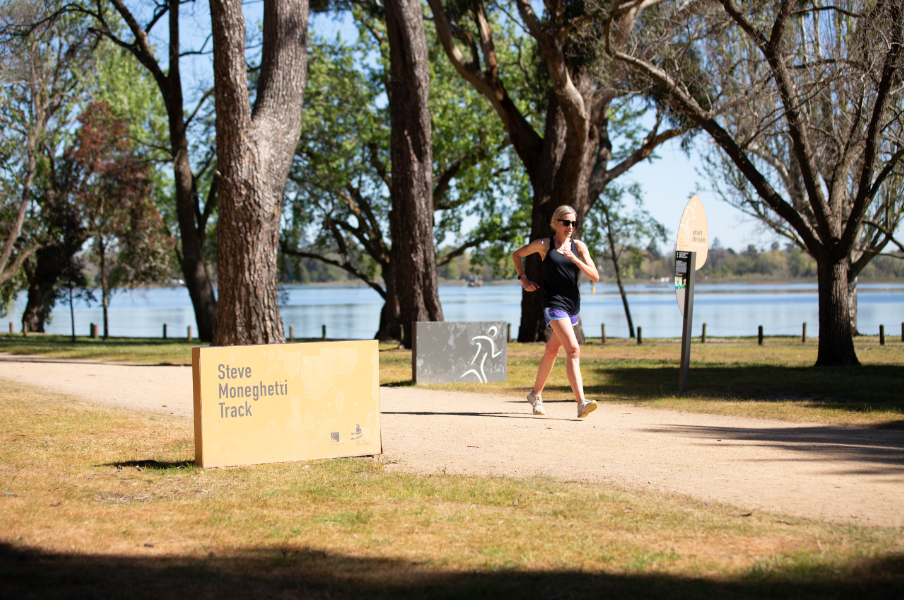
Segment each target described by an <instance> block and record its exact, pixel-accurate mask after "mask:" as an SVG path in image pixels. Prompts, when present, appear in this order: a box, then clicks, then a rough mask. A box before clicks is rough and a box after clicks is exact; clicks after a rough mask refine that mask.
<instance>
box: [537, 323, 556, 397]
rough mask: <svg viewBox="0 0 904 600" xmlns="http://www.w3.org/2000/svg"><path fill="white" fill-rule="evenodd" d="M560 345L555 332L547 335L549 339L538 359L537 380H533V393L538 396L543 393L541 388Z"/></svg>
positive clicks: (550, 370)
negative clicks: (541, 356)
mask: <svg viewBox="0 0 904 600" xmlns="http://www.w3.org/2000/svg"><path fill="white" fill-rule="evenodd" d="M554 322H555V321H554ZM561 347H562V342H561V341H560V340H559V336H557V335H556V334H552V335H551V336H549V341H548V342H546V349H545V350H544V351H543V358H541V359H540V368H539V369H537V381H536V382H534V393H535V394H536V395H538V396H539V395H540V394H542V393H543V388H545V387H546V381H547V380H548V379H549V374H550V373H552V367H553V365H554V364H556V356H558V354H559V348H561Z"/></svg>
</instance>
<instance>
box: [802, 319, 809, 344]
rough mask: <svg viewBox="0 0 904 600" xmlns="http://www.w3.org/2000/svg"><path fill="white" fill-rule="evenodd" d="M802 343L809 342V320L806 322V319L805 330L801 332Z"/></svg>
mask: <svg viewBox="0 0 904 600" xmlns="http://www.w3.org/2000/svg"><path fill="white" fill-rule="evenodd" d="M800 343H801V344H806V343H807V322H806V321H804V330H803V332H802V333H801V334H800Z"/></svg>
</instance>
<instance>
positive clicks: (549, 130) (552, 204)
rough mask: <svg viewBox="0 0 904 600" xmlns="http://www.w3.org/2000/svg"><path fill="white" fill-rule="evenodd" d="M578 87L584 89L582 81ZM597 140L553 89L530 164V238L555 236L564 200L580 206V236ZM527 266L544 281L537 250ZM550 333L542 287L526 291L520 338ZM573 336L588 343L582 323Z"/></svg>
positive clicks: (531, 338) (536, 339) (535, 278)
mask: <svg viewBox="0 0 904 600" xmlns="http://www.w3.org/2000/svg"><path fill="white" fill-rule="evenodd" d="M574 80H575V85H578V84H579V83H580V82H581V81H582V79H581V78H580V77H579V76H578V75H577V74H574ZM588 83H589V82H588ZM578 89H582V88H581V87H580V86H578ZM598 141H599V139H598V133H597V130H596V128H591V132H590V134H589V135H588V134H584V133H582V132H578V131H575V130H574V129H573V127H571V126H570V125H569V124H568V122H567V120H566V118H565V115H564V114H563V112H562V110H561V109H560V108H559V104H558V101H557V100H556V97H555V94H553V93H550V97H549V108H548V110H547V114H546V130H545V131H544V136H543V144H542V149H541V151H540V157H539V161H538V162H537V166H536V168H534V169H528V175H529V176H530V179H531V185H532V187H533V192H534V200H533V210H532V212H531V231H530V239H531V240H536V239H540V238H547V237H552V235H553V234H554V232H553V229H552V227H551V226H550V224H549V223H550V221H551V220H552V215H553V213H554V212H555V210H556V209H557V208H558V207H559V206H562V205H563V204H568V205H570V206H571V207H572V208H574V209H575V211H577V215H576V216H577V219H578V226H577V228H575V232H574V237H575V238H576V239H577V238H579V237H580V233H581V230H582V226H583V222H584V217H585V216H586V215H587V212H588V211H589V209H590V207H591V202H590V198H589V197H588V193H587V192H588V183H589V178H590V172H591V169H592V167H593V157H594V155H595V151H596V149H597V146H598ZM527 164H528V163H525V166H527ZM524 267H525V272H526V273H527V277H528V279H530V280H531V281H536V282H539V283H540V285H541V286H542V281H543V263H542V261H541V260H540V256H539V255H537V254H534V255H531V256H529V257H527V260H526V262H525V266H524ZM549 334H550V331H549V330H548V329H547V327H546V321H545V320H544V319H543V294H542V292H541V291H539V290H538V291H537V292H526V291H522V292H521V326H520V327H519V329H518V341H519V342H542V341H546V340H548V339H549ZM575 336H576V337H577V340H578V342H579V343H581V344H583V343H584V342H585V338H584V332H583V327H582V325H581V323H580V322H579V323H578V325H577V327H575Z"/></svg>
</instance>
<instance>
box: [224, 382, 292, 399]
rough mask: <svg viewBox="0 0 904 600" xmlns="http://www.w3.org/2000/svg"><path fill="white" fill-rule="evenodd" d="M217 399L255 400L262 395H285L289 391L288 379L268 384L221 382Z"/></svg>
mask: <svg viewBox="0 0 904 600" xmlns="http://www.w3.org/2000/svg"><path fill="white" fill-rule="evenodd" d="M219 392H220V395H219V399H223V398H251V399H253V400H255V401H256V400H257V399H258V398H262V397H264V396H285V395H286V394H288V393H289V385H288V380H284V381H283V382H279V381H275V382H273V383H270V384H266V383H257V384H254V385H245V386H242V385H229V384H228V383H221V384H220V385H219Z"/></svg>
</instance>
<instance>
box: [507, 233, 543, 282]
mask: <svg viewBox="0 0 904 600" xmlns="http://www.w3.org/2000/svg"><path fill="white" fill-rule="evenodd" d="M548 251H549V240H548V239H546V238H541V239H539V240H534V241H532V242H531V243H529V244H525V245H523V246H521V247H520V248H518V249H517V250H515V252H513V253H512V262H513V263H515V271H516V272H517V273H518V275H524V264H523V263H522V262H521V257H522V256H529V255H531V254H533V253H534V252H539V253H540V255H541V256H542V257H543V258H546V253H547V252H548ZM520 281H521V287H522V288H524V289H525V290H526V291H528V292H535V291H537V290H538V289H540V286H539V285H537V284H536V283H534V282H533V281H531V280H529V279H528V278H527V277H526V276H525V277H522V278H521V280H520Z"/></svg>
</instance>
